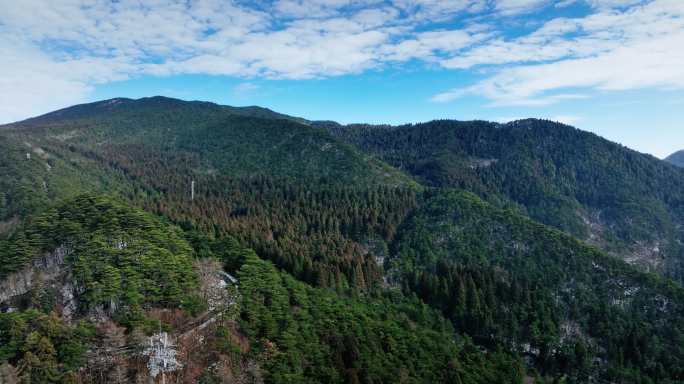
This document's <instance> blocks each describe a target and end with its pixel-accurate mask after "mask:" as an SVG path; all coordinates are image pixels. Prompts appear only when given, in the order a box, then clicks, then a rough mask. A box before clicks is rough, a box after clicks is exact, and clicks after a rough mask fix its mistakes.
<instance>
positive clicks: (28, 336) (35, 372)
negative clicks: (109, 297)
mask: <svg viewBox="0 0 684 384" xmlns="http://www.w3.org/2000/svg"><path fill="white" fill-rule="evenodd" d="M93 336H94V330H93V328H92V326H90V325H88V324H87V323H83V322H79V323H77V324H75V325H67V324H65V323H63V322H62V321H61V320H60V319H59V317H58V316H57V315H56V314H55V313H54V312H53V313H50V314H45V313H42V312H39V311H36V310H27V311H23V312H12V313H2V314H0V361H3V362H4V361H8V362H10V363H11V364H13V365H14V366H16V367H18V368H19V372H20V379H21V380H22V382H28V383H57V382H60V383H62V382H70V380H71V379H72V378H73V375H74V374H75V373H76V372H77V371H78V368H79V367H81V366H83V364H84V363H85V353H86V351H87V344H88V343H89V342H90V341H92V338H93Z"/></svg>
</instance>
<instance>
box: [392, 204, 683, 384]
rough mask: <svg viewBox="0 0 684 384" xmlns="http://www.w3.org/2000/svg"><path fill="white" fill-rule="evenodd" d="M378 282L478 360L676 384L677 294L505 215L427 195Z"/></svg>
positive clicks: (679, 360) (586, 377) (679, 345)
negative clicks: (406, 295) (403, 296)
mask: <svg viewBox="0 0 684 384" xmlns="http://www.w3.org/2000/svg"><path fill="white" fill-rule="evenodd" d="M393 248H394V249H393V252H392V258H391V259H390V263H389V273H390V276H392V277H393V278H394V279H397V281H400V282H401V283H402V284H403V286H404V290H405V291H406V292H413V293H415V294H417V295H418V297H420V298H421V299H423V300H424V301H425V302H426V303H428V304H430V305H432V306H433V307H435V308H439V309H441V310H442V312H443V313H444V315H445V316H447V317H448V318H449V319H451V320H452V322H453V323H454V326H455V327H456V329H458V330H460V331H462V332H464V333H466V334H468V335H470V336H471V337H472V338H473V339H474V340H475V341H477V342H478V343H480V344H482V345H487V346H488V347H490V348H496V347H497V346H503V347H504V348H509V349H512V350H515V351H517V352H519V353H521V354H522V355H526V356H528V357H529V358H530V359H531V360H532V361H533V365H535V366H537V367H538V368H539V369H540V370H541V371H542V373H543V374H544V375H547V374H550V373H552V374H553V375H555V376H557V375H559V374H565V375H567V378H568V380H570V381H572V382H578V383H584V382H588V381H591V379H592V377H594V378H595V377H596V375H597V373H598V372H601V373H600V374H599V376H602V377H603V378H604V379H605V380H608V381H609V382H649V381H648V380H654V381H655V382H679V381H680V380H682V379H684V370H682V367H684V348H683V346H684V289H682V288H681V287H680V286H678V285H676V284H674V283H672V282H668V281H665V280H662V279H659V278H656V277H654V276H653V275H649V274H645V273H641V272H637V271H636V269H634V268H633V267H631V266H628V265H627V264H625V263H623V262H622V261H618V260H616V259H615V258H613V257H610V256H607V255H605V254H603V253H602V252H601V251H599V250H597V249H596V248H593V247H591V246H587V245H584V244H582V243H581V242H579V241H578V240H576V239H574V238H572V237H571V236H569V235H566V234H564V233H562V232H560V231H558V230H555V229H551V228H549V227H545V226H544V225H541V224H538V223H535V222H533V221H532V220H530V219H528V218H525V217H523V216H521V215H519V214H517V213H515V212H513V211H511V210H502V209H497V208H495V207H493V206H491V205H490V204H487V203H485V202H483V201H482V200H481V199H479V198H478V197H477V196H475V195H473V194H471V193H467V192H460V191H449V190H445V191H439V192H434V193H429V194H428V195H427V196H426V201H425V203H424V205H423V206H422V207H421V208H420V209H419V210H418V211H417V212H416V214H415V215H414V216H413V217H412V218H411V219H409V220H408V221H407V222H406V223H405V224H404V226H403V228H402V230H401V231H400V233H399V235H398V237H397V241H396V242H395V244H394V246H393Z"/></svg>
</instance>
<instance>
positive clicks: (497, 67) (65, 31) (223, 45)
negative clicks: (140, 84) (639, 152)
mask: <svg viewBox="0 0 684 384" xmlns="http://www.w3.org/2000/svg"><path fill="white" fill-rule="evenodd" d="M576 1H577V2H580V1H581V2H585V3H587V4H589V5H590V6H591V7H593V9H594V11H593V12H592V14H591V15H588V16H586V17H583V18H576V19H568V18H560V17H558V18H554V19H553V20H548V21H547V22H546V23H544V25H543V26H541V27H540V28H537V29H536V30H534V31H532V32H530V33H526V34H523V35H522V36H519V35H520V34H516V35H518V37H515V38H509V37H507V36H508V35H507V34H506V33H505V31H504V30H503V29H504V27H503V26H505V25H506V24H507V23H508V22H509V21H511V22H517V18H518V17H525V15H529V14H530V13H532V12H534V11H537V10H541V9H555V7H553V5H554V4H558V3H557V2H554V1H551V0H396V1H392V2H388V1H382V0H269V1H254V2H247V1H238V0H233V1H231V0H204V1H197V2H195V1H191V2H188V1H186V0H156V1H151V2H140V1H137V0H120V1H116V2H112V1H106V0H88V1H86V0H72V1H51V0H23V1H14V2H5V3H4V4H3V10H2V12H0V57H2V58H3V59H2V60H1V61H0V71H2V73H3V76H2V77H0V121H3V122H7V121H11V120H16V119H20V118H25V117H28V116H30V115H33V114H35V113H38V112H44V111H46V110H48V109H52V108H56V107H59V106H64V105H66V104H70V103H74V102H78V101H82V100H83V99H84V98H86V97H87V96H88V94H89V93H90V92H91V90H92V89H93V88H94V87H96V86H98V85H99V84H103V83H108V82H111V81H116V80H125V79H131V78H136V77H139V76H145V75H154V76H170V75H176V74H209V75H227V76H233V77H239V78H243V79H244V81H245V83H244V84H250V83H252V81H251V79H253V78H264V79H312V78H321V77H329V76H339V75H347V74H357V73H363V72H365V71H368V70H373V69H377V68H383V67H385V66H388V65H390V64H391V65H394V64H396V63H406V62H409V61H412V62H413V61H418V62H422V63H423V64H424V65H426V66H428V67H442V68H444V69H447V70H460V71H480V70H481V69H482V68H486V72H485V73H486V74H487V73H488V74H489V75H487V76H485V78H484V79H483V80H482V81H480V82H478V83H476V84H472V85H470V86H467V87H465V88H462V89H455V90H445V91H444V92H442V93H441V94H439V95H435V96H434V97H433V100H434V101H440V102H445V101H449V100H453V99H454V98H457V97H460V96H464V95H472V94H475V95H480V96H483V97H485V98H487V99H489V100H490V103H491V104H492V105H502V104H512V105H544V104H548V103H553V102H558V101H561V100H567V99H571V98H578V97H585V96H586V93H585V92H584V91H583V90H578V88H596V89H631V88H635V87H677V88H679V87H684V85H683V83H684V81H683V80H682V77H683V75H682V71H683V70H684V69H683V68H684V65H682V55H683V54H684V53H683V51H682V50H681V49H680V48H679V47H682V46H684V41H683V40H682V38H683V33H684V22H683V21H682V20H683V19H684V15H682V13H684V7H682V6H681V1H680V0H653V1H650V0H649V1H636V0H620V1H618V0H576ZM566 3H567V1H566ZM502 20H503V21H502ZM445 88H448V87H445ZM568 89H571V90H572V91H568ZM233 91H234V92H239V90H233Z"/></svg>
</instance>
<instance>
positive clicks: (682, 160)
mask: <svg viewBox="0 0 684 384" xmlns="http://www.w3.org/2000/svg"><path fill="white" fill-rule="evenodd" d="M664 160H665V161H667V162H668V163H671V164H674V165H676V166H678V167H684V150H681V151H677V152H675V153H673V154H671V155H670V156H668V157H666V158H665V159H664Z"/></svg>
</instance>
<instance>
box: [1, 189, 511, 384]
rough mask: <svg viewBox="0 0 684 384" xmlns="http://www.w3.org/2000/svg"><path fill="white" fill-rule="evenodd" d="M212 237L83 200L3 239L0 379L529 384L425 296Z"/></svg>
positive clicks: (98, 200) (119, 206)
mask: <svg viewBox="0 0 684 384" xmlns="http://www.w3.org/2000/svg"><path fill="white" fill-rule="evenodd" d="M201 237H202V235H201V234H199V235H197V236H195V235H194V234H192V233H184V232H183V231H181V229H180V228H178V227H174V226H171V225H169V224H168V223H166V222H164V221H163V220H160V219H158V218H156V217H154V216H152V215H151V214H149V213H146V212H144V211H141V210H138V209H135V208H132V207H130V206H127V205H126V204H123V203H121V202H119V201H116V200H114V199H111V198H108V197H104V196H94V195H81V196H77V197H75V198H73V199H69V200H67V201H65V202H64V203H61V204H59V205H57V206H54V207H52V208H49V209H48V210H47V211H45V212H44V213H42V214H40V215H37V216H34V217H31V218H30V219H29V220H27V221H26V222H25V223H23V224H22V225H21V226H20V227H18V228H16V229H15V230H14V231H13V233H12V234H10V235H9V236H5V237H3V238H0V265H1V266H2V269H1V270H0V286H1V287H2V292H0V308H1V309H3V311H2V312H5V310H7V309H11V311H7V312H5V313H0V375H2V376H0V377H2V378H3V380H7V381H8V382H13V380H21V381H23V382H31V383H54V382H59V383H62V382H64V383H72V382H86V383H88V382H95V383H105V382H107V383H109V382H116V383H126V382H148V381H149V382H151V381H155V382H160V381H163V380H165V379H164V378H162V377H165V378H166V379H167V380H168V381H171V382H198V381H199V382H205V383H206V382H209V383H212V382H217V383H219V382H234V381H239V382H242V381H248V382H265V383H318V382H326V383H344V382H347V383H356V382H359V383H361V382H372V383H396V382H405V383H433V382H454V383H464V384H470V383H472V384H479V383H481V384H485V383H491V382H501V383H520V382H521V380H522V375H523V367H522V364H521V361H520V360H519V359H518V358H516V357H515V356H514V355H511V354H507V353H503V352H499V353H484V352H482V351H480V350H479V349H477V348H476V347H475V346H474V345H473V344H472V343H471V342H470V341H469V340H467V339H463V338H461V337H459V336H458V335H457V334H456V333H455V332H454V330H453V327H452V326H451V324H450V323H449V322H448V321H447V320H446V319H445V318H443V317H442V316H441V315H440V314H439V313H438V312H436V311H434V310H432V309H430V308H429V307H427V306H426V305H425V304H423V303H421V302H419V301H418V300H415V299H407V298H405V297H403V296H402V295H401V294H399V293H398V292H395V293H393V294H389V293H383V294H377V295H373V296H356V297H349V296H342V295H340V294H337V293H335V292H333V291H330V290H325V289H318V288H312V287H311V286H308V285H306V284H304V283H302V282H299V281H297V280H296V279H294V278H292V277H291V276H290V275H288V274H286V273H284V272H280V271H278V270H277V269H276V268H275V267H274V266H273V264H271V263H270V262H267V261H264V260H261V259H259V258H258V256H257V255H256V254H255V253H254V252H253V251H252V250H250V249H246V248H244V247H241V246H240V245H238V244H237V242H235V241H234V240H232V239H231V238H229V237H224V238H222V239H209V238H206V237H203V238H204V243H206V244H205V245H208V248H206V249H203V248H202V244H203V243H202V241H196V240H197V239H198V238H201ZM188 240H190V241H188ZM221 262H223V263H221ZM221 264H224V265H225V266H226V267H227V268H228V269H229V271H230V272H231V273H234V275H235V276H237V280H235V278H233V277H230V279H232V280H230V282H231V283H230V284H228V283H227V282H228V281H229V280H225V281H224V280H222V279H221V278H220V277H221V276H230V275H226V274H225V272H223V271H222V269H221V267H220V266H221ZM216 266H218V267H216ZM214 268H217V269H214ZM217 277H219V278H218V279H217ZM232 283H234V284H235V285H232ZM162 340H163V341H162ZM161 359H164V361H165V363H164V364H161V363H160V361H161Z"/></svg>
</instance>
